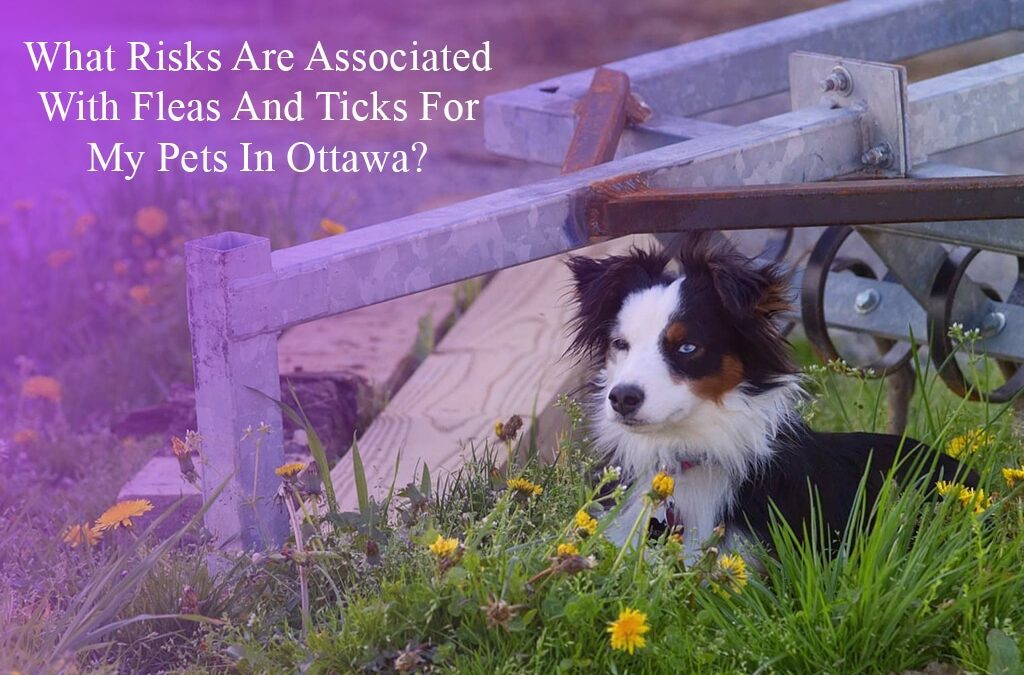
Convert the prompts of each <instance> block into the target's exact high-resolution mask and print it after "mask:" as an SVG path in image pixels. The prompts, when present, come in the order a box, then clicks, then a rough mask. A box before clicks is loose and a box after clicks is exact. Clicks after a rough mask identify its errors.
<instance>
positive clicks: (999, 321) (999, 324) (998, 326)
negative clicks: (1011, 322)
mask: <svg viewBox="0 0 1024 675" xmlns="http://www.w3.org/2000/svg"><path fill="white" fill-rule="evenodd" d="M978 328H980V329H981V334H982V336H983V337H987V338H990V337H993V336H995V335H999V334H1000V333H1002V332H1003V329H1004V328H1006V315H1005V314H1003V313H1002V312H989V313H988V314H986V315H985V318H983V319H982V320H981V325H979V326H978Z"/></svg>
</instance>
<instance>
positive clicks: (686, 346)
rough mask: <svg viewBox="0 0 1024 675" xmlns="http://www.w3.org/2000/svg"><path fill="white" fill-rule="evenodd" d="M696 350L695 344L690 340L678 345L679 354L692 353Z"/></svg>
mask: <svg viewBox="0 0 1024 675" xmlns="http://www.w3.org/2000/svg"><path fill="white" fill-rule="evenodd" d="M696 351H697V345H695V344H693V343H692V342H684V343H683V344H681V345H679V353H680V354H693V353H694V352H696Z"/></svg>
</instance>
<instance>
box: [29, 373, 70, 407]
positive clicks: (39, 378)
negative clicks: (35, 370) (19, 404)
mask: <svg viewBox="0 0 1024 675" xmlns="http://www.w3.org/2000/svg"><path fill="white" fill-rule="evenodd" d="M21 395H22V396H24V397H26V398H45V399H46V400H48V401H53V402H54V403H60V400H61V398H62V397H63V391H62V390H61V386H60V382H58V381H57V379H56V378H53V377H49V376H47V375H33V376H32V377H30V378H28V379H27V380H25V383H24V384H22V385H21Z"/></svg>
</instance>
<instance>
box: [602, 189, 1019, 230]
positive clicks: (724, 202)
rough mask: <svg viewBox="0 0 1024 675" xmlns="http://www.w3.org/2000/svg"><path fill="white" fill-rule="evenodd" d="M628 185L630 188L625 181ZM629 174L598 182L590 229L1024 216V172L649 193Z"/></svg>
mask: <svg viewBox="0 0 1024 675" xmlns="http://www.w3.org/2000/svg"><path fill="white" fill-rule="evenodd" d="M619 183H624V185H623V186H620V185H618V184H619ZM644 187H646V186H644V185H641V184H637V185H634V186H633V189H630V180H629V179H616V180H614V181H611V184H610V185H609V184H604V185H598V186H592V192H593V193H594V195H595V197H594V198H593V199H591V200H590V201H589V202H588V206H587V219H586V221H585V222H586V226H587V228H588V230H589V232H590V233H591V234H597V235H600V236H621V235H625V234H638V233H651V232H679V231H683V230H694V229H716V230H741V229H753V228H767V227H811V226H818V225H874V224H889V223H915V222H932V221H935V222H940V221H969V220H999V219H1007V218H1011V219H1021V218H1024V176H983V177H967V178H926V179H900V178H893V179H876V180H853V181H839V182H823V183H797V184H785V185H754V186H740V187H722V188H712V189H688V190H645V189H643V188H644Z"/></svg>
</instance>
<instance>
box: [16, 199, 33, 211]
mask: <svg viewBox="0 0 1024 675" xmlns="http://www.w3.org/2000/svg"><path fill="white" fill-rule="evenodd" d="M14 210H15V211H17V212H18V213H28V212H29V211H31V210H32V200H30V199H18V200H16V201H15V202H14Z"/></svg>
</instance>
